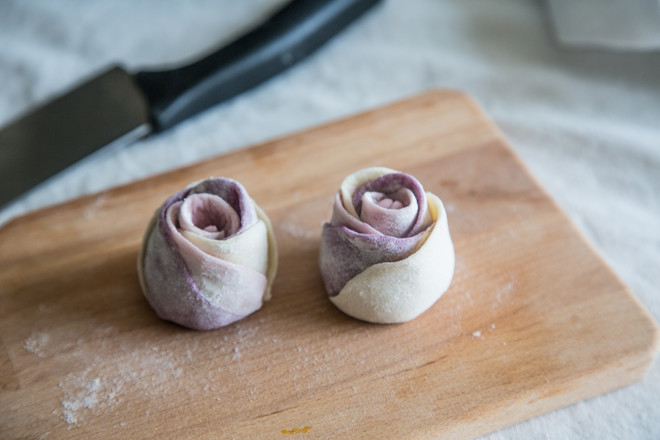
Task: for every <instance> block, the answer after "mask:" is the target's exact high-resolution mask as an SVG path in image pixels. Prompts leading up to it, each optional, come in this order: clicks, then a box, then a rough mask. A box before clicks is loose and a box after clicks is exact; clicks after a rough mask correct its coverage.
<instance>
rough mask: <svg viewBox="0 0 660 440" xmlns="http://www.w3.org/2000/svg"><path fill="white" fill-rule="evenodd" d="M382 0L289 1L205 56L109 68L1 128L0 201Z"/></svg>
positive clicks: (268, 71) (222, 94) (208, 100)
mask: <svg viewBox="0 0 660 440" xmlns="http://www.w3.org/2000/svg"><path fill="white" fill-rule="evenodd" d="M379 1H380V0H293V1H292V2H290V3H288V4H286V5H285V6H284V7H283V8H282V9H280V10H279V11H278V12H276V13H275V14H274V15H273V16H271V17H270V18H269V19H267V20H266V21H265V22H263V23H262V24H261V25H259V26H257V27H256V28H255V29H253V30H251V31H250V32H248V33H246V34H244V35H243V36H241V37H239V38H238V39H236V40H234V41H233V42H231V43H230V44H228V45H226V46H223V47H221V48H220V49H218V50H216V51H215V52H213V53H211V54H209V55H207V56H206V57H204V58H202V59H200V60H198V61H196V62H194V63H192V64H188V65H185V66H182V67H178V68H175V69H169V70H157V71H140V72H137V73H130V72H128V71H127V70H126V69H124V68H123V67H121V66H119V65H116V66H111V67H110V68H108V69H107V70H105V71H104V72H102V73H100V74H99V75H97V76H95V77H93V78H91V79H88V80H87V81H85V82H84V83H82V84H81V85H79V86H78V87H76V88H75V89H73V90H71V91H69V92H67V93H65V94H63V95H61V96H59V97H57V98H55V99H53V100H51V101H50V102H48V103H46V104H45V105H43V106H41V107H40V108H37V109H35V110H33V111H31V112H30V113H29V114H27V115H25V116H23V117H22V118H20V119H18V120H16V121H15V122H12V123H10V124H9V125H7V126H6V127H4V128H3V129H2V130H0V158H1V160H0V206H3V205H5V204H7V203H8V202H9V201H11V200H12V199H14V198H15V197H17V196H19V195H20V194H22V193H23V192H25V191H28V190H30V189H31V188H33V187H35V186H36V185H38V184H39V183H40V182H43V181H44V180H46V179H48V178H50V177H51V176H53V175H55V174H57V173H58V172H59V171H61V170H63V169H65V168H67V167H69V166H71V165H72V164H74V163H76V162H77V161H79V160H80V159H82V158H84V157H85V156H88V155H90V154H92V153H94V152H95V151H98V150H100V149H102V150H103V151H106V150H107V149H111V148H113V147H115V146H119V145H126V144H130V143H132V142H135V141H137V140H139V139H141V138H143V137H145V136H148V135H151V134H155V133H158V132H161V131H164V130H167V129H168V128H170V127H172V126H174V125H176V124H177V123H179V122H181V121H183V120H185V119H188V118H190V117H192V116H194V115H196V114H198V113H200V112H202V111H203V110H206V109H208V108H209V107H211V106H213V105H216V104H218V103H220V102H223V101H226V100H228V99H230V98H233V97H234V96H236V95H238V94H240V93H242V92H245V91H247V90H249V89H251V88H253V87H255V86H257V85H259V84H261V83H263V82H264V81H266V80H268V79H269V78H271V77H273V76H275V75H277V74H278V73H280V72H282V71H284V70H286V69H288V68H289V67H291V66H293V65H294V64H296V63H297V62H298V61H300V60H302V59H304V58H305V57H307V56H308V55H310V54H311V53H313V52H314V51H316V50H317V49H318V48H320V47H321V46H322V45H323V44H324V43H326V42H327V41H328V40H330V39H331V38H332V37H333V36H334V35H336V34H337V33H339V32H340V31H341V30H342V29H344V28H345V27H346V26H348V25H349V24H350V23H352V22H353V21H355V20H356V19H357V18H358V17H360V16H361V15H363V14H364V13H365V12H366V11H367V10H369V9H370V8H371V7H372V6H374V5H375V4H377V3H379Z"/></svg>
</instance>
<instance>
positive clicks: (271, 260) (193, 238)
mask: <svg viewBox="0 0 660 440" xmlns="http://www.w3.org/2000/svg"><path fill="white" fill-rule="evenodd" d="M276 268H277V251H276V248H275V241H274V238H273V234H272V228H271V226H270V222H269V220H268V218H267V217H266V215H265V214H264V213H263V211H261V209H260V208H259V207H258V206H257V205H256V204H255V203H254V202H253V200H252V199H251V198H250V197H249V195H248V194H247V192H246V191H245V188H243V186H242V185H241V184H240V183H238V182H236V181H234V180H231V179H227V178H210V179H207V180H204V181H201V182H197V183H194V184H192V185H190V186H188V187H187V188H185V189H184V190H183V191H180V192H179V193H177V194H174V195H173V196H172V197H170V198H169V199H168V200H167V201H166V202H165V203H164V204H163V206H162V207H161V208H160V209H159V210H158V211H157V212H156V214H155V215H154V217H153V219H152V221H151V223H150V225H149V226H148V228H147V231H146V233H145V238H144V240H143V244H142V249H141V251H140V255H139V257H138V274H139V278H140V285H141V287H142V290H143V293H144V295H145V297H146V299H147V301H148V302H149V304H150V305H151V307H152V308H153V309H154V311H155V312H156V314H157V315H158V316H159V317H160V318H162V319H165V320H168V321H172V322H175V323H177V324H180V325H183V326H185V327H189V328H193V329H197V330H209V329H214V328H218V327H222V326H225V325H228V324H230V323H232V322H235V321H237V320H239V319H242V318H244V317H245V316H247V315H249V314H251V313H253V312H254V311H256V310H258V309H259V308H260V307H261V306H262V304H263V301H264V300H267V299H268V298H269V296H270V287H271V284H272V281H273V278H274V275H275V271H276Z"/></svg>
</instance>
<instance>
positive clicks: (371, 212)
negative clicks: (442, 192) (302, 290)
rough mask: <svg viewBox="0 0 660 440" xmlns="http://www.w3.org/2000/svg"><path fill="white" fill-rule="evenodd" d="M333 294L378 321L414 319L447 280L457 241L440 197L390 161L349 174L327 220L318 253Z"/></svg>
mask: <svg viewBox="0 0 660 440" xmlns="http://www.w3.org/2000/svg"><path fill="white" fill-rule="evenodd" d="M319 264H320V267H321V275H322V276H323V281H324V283H325V288H326V291H327V292H328V296H329V297H330V300H331V301H332V302H333V303H334V304H335V305H336V306H337V307H338V308H339V309H341V310H342V311H343V312H344V313H346V314H348V315H351V316H353V317H355V318H358V319H362V320H365V321H369V322H376V323H397V322H405V321H409V320H411V319H413V318H415V317H417V316H419V315H420V314H421V313H423V312H424V311H426V310H427V309H428V308H429V307H431V306H432V305H433V304H434V303H435V302H436V301H437V300H438V299H439V298H440V297H441V296H442V294H443V293H444V292H445V291H446V290H447V288H449V284H450V283H451V279H452V276H453V274H454V246H453V244H452V241H451V237H450V235H449V226H448V224H447V213H446V212H445V208H444V206H443V205H442V202H441V201H440V199H439V198H438V197H436V196H435V195H433V194H431V193H427V192H424V188H422V185H421V184H420V183H419V182H418V181H417V179H415V178H414V177H413V176H410V175H408V174H405V173H400V172H398V171H394V170H391V169H389V168H367V169H363V170H360V171H358V172H356V173H354V174H351V175H350V176H348V177H347V178H346V179H344V181H343V182H342V184H341V188H340V190H339V191H338V192H337V195H336V196H335V203H334V207H333V212H332V218H331V220H330V222H328V223H325V224H324V225H323V233H322V235H321V251H320V255H319Z"/></svg>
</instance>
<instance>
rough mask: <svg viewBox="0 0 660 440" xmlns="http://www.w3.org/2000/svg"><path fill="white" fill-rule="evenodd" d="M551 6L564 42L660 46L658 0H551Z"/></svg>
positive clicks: (636, 47)
mask: <svg viewBox="0 0 660 440" xmlns="http://www.w3.org/2000/svg"><path fill="white" fill-rule="evenodd" d="M548 7H549V10H550V14H551V16H552V21H553V24H554V28H555V31H556V33H557V38H558V39H559V41H561V42H562V43H563V44H566V45H569V46H584V47H599V48H605V49H617V50H660V1H659V0H548Z"/></svg>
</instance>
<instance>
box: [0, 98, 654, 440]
mask: <svg viewBox="0 0 660 440" xmlns="http://www.w3.org/2000/svg"><path fill="white" fill-rule="evenodd" d="M374 165H383V166H388V167H391V168H395V169H399V170H402V171H405V172H408V173H412V174H413V175H415V176H417V177H418V178H419V179H420V181H421V182H422V183H423V184H424V185H425V187H426V188H427V189H428V190H430V191H432V192H434V193H436V194H437V195H439V196H440V197H441V198H442V199H443V201H444V202H445V205H446V207H447V211H448V215H449V224H450V229H451V233H452V236H453V239H454V244H455V247H456V255H457V265H456V274H455V278H454V281H453V283H452V285H451V287H450V289H449V291H447V293H446V294H445V295H444V297H442V298H441V299H440V301H438V302H437V303H436V304H435V305H434V306H433V307H432V308H431V309H430V310H429V311H428V312H426V313H424V314H423V315H422V316H420V317H419V318H417V319H416V320H414V321H412V322H409V323H406V324H401V325H374V324H367V323H364V322H360V321H357V320H354V319H351V318H349V317H347V316H345V315H344V314H342V313H341V312H339V311H338V310H337V309H335V308H334V306H333V305H332V304H331V303H330V302H329V301H328V300H327V299H326V296H325V293H324V291H323V287H322V283H321V279H320V275H319V270H318V268H317V254H318V250H319V235H320V231H321V223H322V222H323V221H324V220H325V219H327V218H328V217H329V215H330V213H331V204H332V199H333V195H334V193H335V191H336V190H337V188H338V186H339V184H340V182H341V181H342V179H343V178H344V176H346V175H347V174H349V173H351V172H353V171H355V170H357V169H359V168H363V167H367V166H374ZM212 175H213V176H228V177H232V178H234V179H237V180H239V181H241V182H242V183H243V184H244V185H245V187H246V188H247V189H248V191H249V192H250V194H251V195H252V196H253V198H254V199H256V201H257V202H258V203H259V204H260V205H261V206H262V207H263V208H264V209H265V211H266V212H267V213H268V214H269V215H270V217H271V220H272V221H273V224H274V228H275V233H276V238H277V241H278V244H279V252H280V270H279V273H278V277H277V280H276V283H275V285H274V291H273V299H272V300H271V301H270V302H269V303H267V304H266V305H265V306H264V307H263V308H262V309H261V310H260V311H258V312H257V313H255V314H253V315H252V316H250V317H248V318H246V319H244V320H243V321H240V322H238V323H236V324H234V325H231V326H229V327H227V328H224V329H219V330H216V331H209V332H195V331H191V330H186V329H184V328H181V327H178V326H176V325H173V324H170V323H167V322H163V321H160V320H159V319H157V318H156V316H155V315H154V313H153V312H152V310H151V309H150V308H149V306H148V304H147V302H146V301H145V300H144V298H143V297H142V294H141V293H140V290H139V287H138V281H137V275H136V257H137V252H138V247H139V244H140V240H141V236H142V233H143V231H144V229H145V228H146V225H147V222H148V221H149V218H150V216H151V214H152V212H153V211H154V210H155V209H156V208H157V207H158V206H159V205H160V204H161V203H162V202H163V201H164V200H165V198H167V197H168V196H169V195H170V194H172V193H174V192H176V191H178V190H179V189H180V188H182V187H183V186H185V185H186V184H188V183H190V182H192V181H195V180H198V179H201V178H205V177H208V176H212ZM0 243H1V245H0V338H1V344H2V345H1V347H0V348H1V349H0V385H1V387H2V389H1V391H0V408H2V409H1V410H0V430H1V435H0V436H1V437H2V438H7V439H17V438H48V439H56V438H65V437H66V438H80V439H90V438H122V439H124V438H159V439H164V438H176V439H179V438H195V439H224V438H227V439H230V438H237V439H248V438H249V439H260V438H263V439H279V438H287V436H289V435H290V436H294V438H305V439H329V438H333V439H339V438H341V439H351V438H378V439H402V438H406V439H418V438H419V439H423V438H424V439H425V438H429V439H430V438H469V437H475V436H479V435H481V434H485V433H487V432H490V431H493V430H496V429H498V428H502V427H504V426H507V425H510V424H513V423H516V422H519V421H522V420H524V419H527V418H530V417H534V416H536V415H538V414H541V413H544V412H547V411H551V410H553V409H556V408H559V407H562V406H565V405H569V404H572V403H574V402H577V401H579V400H581V399H586V398H589V397H592V396H595V395H597V394H599V393H603V392H607V391H609V390H612V389H615V388H619V387H622V386H624V385H626V384H629V383H631V382H634V381H637V380H639V379H640V378H642V377H643V375H644V374H645V372H646V371H647V370H648V368H650V365H651V363H652V361H653V359H654V357H655V355H656V354H657V352H658V328H657V326H656V324H655V323H654V321H653V320H652V318H651V317H650V316H649V314H648V313H647V312H646V311H645V310H644V308H643V307H642V306H641V305H640V303H639V302H638V300H637V299H636V298H635V297H634V296H633V295H632V294H631V293H630V292H629V291H628V290H627V289H626V287H625V286H624V285H623V284H622V283H621V281H620V280H619V279H618V278H617V277H616V276H615V275H614V274H613V273H612V271H611V270H610V269H609V268H608V267H607V266H606V265H605V263H604V262H603V260H602V259H601V258H600V257H599V256H598V255H597V254H596V252H595V251H594V249H593V248H592V247H590V246H589V245H588V244H587V243H586V242H585V240H584V239H583V238H582V237H581V236H580V234H579V233H578V232H577V231H576V229H575V228H574V226H573V225H572V224H571V223H570V221H569V220H568V218H567V217H566V215H565V214H563V213H562V212H561V211H560V210H559V208H558V207H557V205H556V204H555V203H554V202H553V201H552V200H551V199H550V198H549V197H548V195H547V194H546V193H545V192H544V190H543V189H542V188H541V187H540V186H539V184H538V183H537V182H536V181H535V180H534V179H533V178H532V177H531V176H530V174H529V172H528V171H527V170H526V168H525V167H524V165H523V164H522V163H521V161H520V160H519V159H518V158H517V157H516V156H515V155H514V154H513V153H512V151H511V150H510V149H509V147H508V146H507V145H506V142H505V141H504V140H503V138H502V136H501V134H500V133H499V132H498V130H497V129H496V128H495V126H494V125H493V124H492V123H491V122H489V121H488V119H487V118H486V117H485V116H484V115H483V113H482V112H481V111H480V110H479V108H478V107H477V106H476V105H475V104H474V103H473V102H472V101H471V100H470V99H468V98H467V97H465V96H464V95H461V94H459V93H454V92H430V93H427V94H425V95H422V96H419V97H416V98H413V99H410V100H408V101H404V102H400V103H396V104H393V105H390V106H388V107H385V108H382V109H378V110H374V111H370V112H368V113H365V114H362V115H359V116H355V117H351V118H349V119H346V120H343V121H339V122H335V123H332V124H329V125H325V126H322V127H320V128H315V129H312V130H309V131H306V132H303V133H299V134H296V135H293V136H290V137H287V138H283V139H278V140H275V141H272V142H268V143H266V144H263V145H259V146H256V147H253V148H249V149H246V150H242V151H238V152H235V153H232V154H228V155H225V156H221V157H217V158H214V159H211V160H208V161H205V162H203V163H199V164H196V165H193V166H189V167H186V168H182V169H179V170H176V171H173V172H170V173H166V174H162V175H159V176H155V177H152V178H149V179H146V180H143V181H140V182H136V183H133V184H130V185H127V186H123V187H119V188H116V189H112V190H109V191H106V192H103V193H101V194H97V195H92V196H89V197H84V198H81V199H78V200H74V201H72V202H69V203H66V204H63V205H60V206H56V207H53V208H49V209H45V210H42V211H39V212H35V213H32V214H29V215H27V216H24V217H22V218H18V219H16V220H14V221H13V222H11V223H9V224H7V225H6V226H5V227H4V228H2V229H1V230H0Z"/></svg>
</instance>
